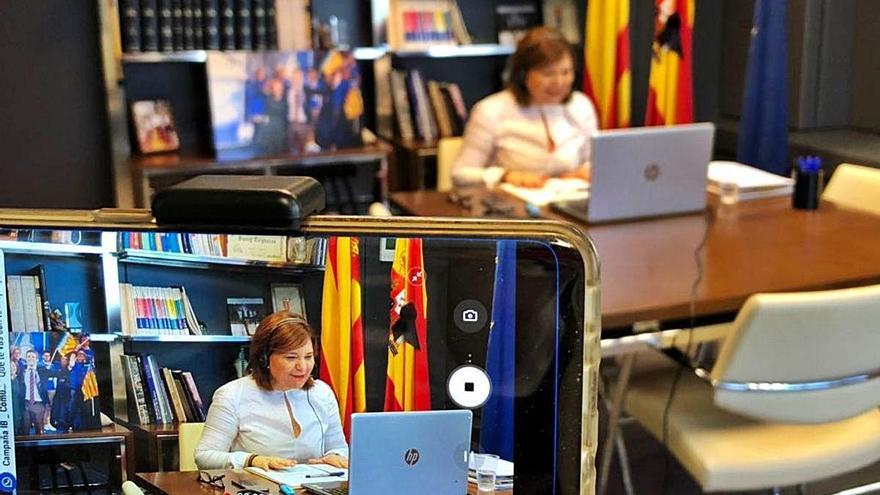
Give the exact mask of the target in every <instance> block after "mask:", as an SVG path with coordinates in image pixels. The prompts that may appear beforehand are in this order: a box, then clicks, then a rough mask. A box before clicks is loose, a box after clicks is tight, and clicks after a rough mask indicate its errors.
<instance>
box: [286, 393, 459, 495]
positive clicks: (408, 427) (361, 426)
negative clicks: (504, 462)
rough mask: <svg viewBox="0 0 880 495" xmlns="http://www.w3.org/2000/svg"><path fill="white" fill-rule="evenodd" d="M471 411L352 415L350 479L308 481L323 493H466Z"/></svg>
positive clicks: (307, 486)
mask: <svg viewBox="0 0 880 495" xmlns="http://www.w3.org/2000/svg"><path fill="white" fill-rule="evenodd" d="M471 421H472V413H471V412H470V411H468V410H464V409H462V410H454V411H424V412H400V413H361V414H352V416H351V448H350V449H349V452H350V455H349V471H348V473H349V478H348V481H339V482H321V483H312V482H309V483H303V484H302V487H303V488H305V489H306V490H308V491H309V493H314V494H318V495H344V494H348V495H371V494H373V495H374V494H377V493H431V494H432V495H447V494H448V495H461V494H462V493H465V492H467V474H468V452H469V451H470V441H471Z"/></svg>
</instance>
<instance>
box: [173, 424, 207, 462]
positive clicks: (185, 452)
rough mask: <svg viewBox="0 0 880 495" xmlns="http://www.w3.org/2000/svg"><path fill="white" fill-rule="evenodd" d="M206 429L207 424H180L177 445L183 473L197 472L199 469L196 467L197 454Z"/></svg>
mask: <svg viewBox="0 0 880 495" xmlns="http://www.w3.org/2000/svg"><path fill="white" fill-rule="evenodd" d="M204 428H205V423H180V428H179V429H178V432H177V445H178V457H180V470H181V471H195V470H197V469H198V468H199V467H198V466H196V456H195V452H196V446H198V444H199V440H201V439H202V430H203V429H204Z"/></svg>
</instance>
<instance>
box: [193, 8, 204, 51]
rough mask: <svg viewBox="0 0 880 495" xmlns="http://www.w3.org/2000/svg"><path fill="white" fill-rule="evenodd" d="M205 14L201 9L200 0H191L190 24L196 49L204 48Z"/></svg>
mask: <svg viewBox="0 0 880 495" xmlns="http://www.w3.org/2000/svg"><path fill="white" fill-rule="evenodd" d="M204 18H205V14H204V11H203V10H202V0H192V26H193V44H194V45H195V47H196V50H204V49H205V26H204Z"/></svg>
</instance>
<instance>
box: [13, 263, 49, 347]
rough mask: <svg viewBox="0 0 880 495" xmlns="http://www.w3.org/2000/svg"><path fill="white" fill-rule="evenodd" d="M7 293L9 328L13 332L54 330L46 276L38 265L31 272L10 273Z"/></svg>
mask: <svg viewBox="0 0 880 495" xmlns="http://www.w3.org/2000/svg"><path fill="white" fill-rule="evenodd" d="M6 293H7V300H8V306H9V329H10V331H12V332H44V331H47V330H52V323H51V320H50V319H49V300H48V298H47V297H46V277H45V274H44V272H43V266H42V265H38V266H36V267H34V268H33V269H32V270H29V274H25V275H8V276H7V277H6Z"/></svg>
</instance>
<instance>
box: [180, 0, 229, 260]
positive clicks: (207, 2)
mask: <svg viewBox="0 0 880 495" xmlns="http://www.w3.org/2000/svg"><path fill="white" fill-rule="evenodd" d="M202 15H204V25H205V49H206V50H219V49H220V6H219V2H218V0H203V1H202ZM177 252H180V251H177Z"/></svg>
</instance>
